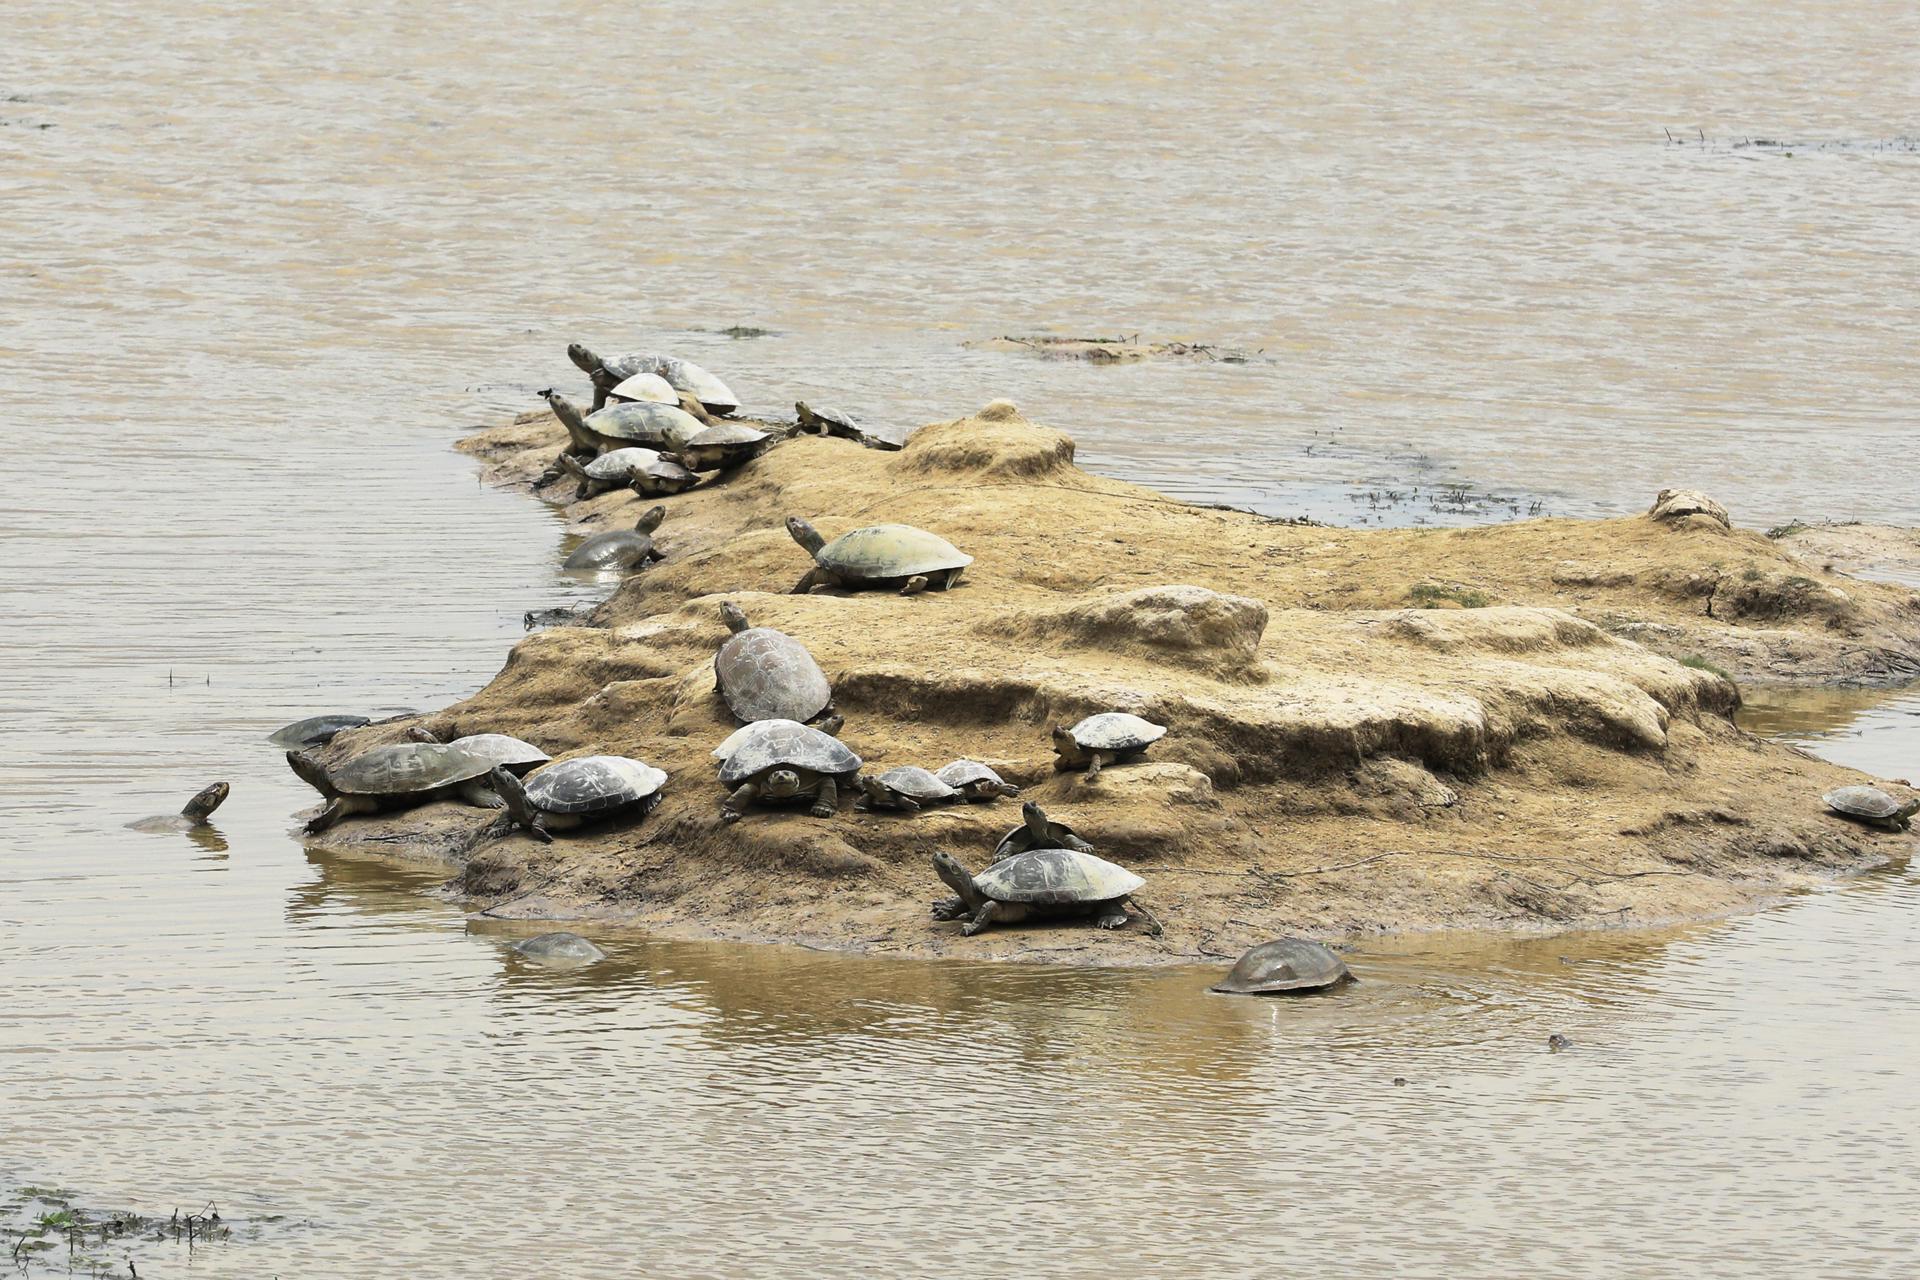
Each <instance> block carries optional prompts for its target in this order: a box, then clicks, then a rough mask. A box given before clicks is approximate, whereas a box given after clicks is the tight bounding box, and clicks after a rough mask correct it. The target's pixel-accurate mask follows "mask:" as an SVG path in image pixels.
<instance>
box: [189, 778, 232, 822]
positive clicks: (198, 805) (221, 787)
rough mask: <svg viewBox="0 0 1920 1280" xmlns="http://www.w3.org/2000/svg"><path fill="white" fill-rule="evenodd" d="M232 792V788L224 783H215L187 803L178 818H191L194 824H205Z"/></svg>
mask: <svg viewBox="0 0 1920 1280" xmlns="http://www.w3.org/2000/svg"><path fill="white" fill-rule="evenodd" d="M232 790H233V788H232V787H230V786H228V785H227V784H226V783H224V782H216V783H214V784H213V785H212V786H210V787H207V788H205V789H204V790H202V791H201V792H200V793H199V794H198V795H196V796H194V798H193V799H191V800H189V801H187V807H186V808H184V809H182V810H181V811H180V816H181V817H183V818H191V819H193V821H195V822H205V821H206V820H207V818H208V817H209V816H210V815H211V814H212V813H213V811H214V810H215V809H218V808H219V807H220V806H221V805H223V804H225V803H226V800H227V793H228V792H230V791H232Z"/></svg>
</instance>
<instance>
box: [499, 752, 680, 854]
mask: <svg viewBox="0 0 1920 1280" xmlns="http://www.w3.org/2000/svg"><path fill="white" fill-rule="evenodd" d="M666 785H667V775H666V774H665V773H664V772H662V771H661V770H659V769H656V768H654V767H653V766H652V765H650V764H647V763H646V762H645V761H642V760H631V759H629V758H627V757H626V756H575V757H574V758H573V759H571V760H561V761H559V762H558V763H556V764H550V765H547V766H545V767H544V768H540V769H536V770H535V771H534V772H532V773H531V774H528V775H527V778H526V781H524V782H522V781H521V780H520V779H519V778H516V777H514V776H513V774H511V773H509V772H507V770H506V769H505V768H504V767H496V768H495V769H494V771H493V787H494V790H496V791H498V792H499V793H500V798H501V799H502V800H503V801H505V802H506V807H507V813H506V820H507V824H508V826H509V827H514V826H520V827H525V828H526V829H527V834H529V835H531V836H532V837H533V838H534V839H536V840H539V841H542V842H551V841H552V839H553V836H552V835H551V834H549V832H550V831H567V830H571V829H572V828H574V827H581V826H585V825H586V824H588V823H590V822H600V821H603V820H605V819H608V818H612V817H615V816H617V815H620V814H633V815H634V816H645V815H646V813H647V812H648V811H649V810H651V809H652V808H653V806H654V805H656V804H658V803H659V802H660V788H662V787H664V786H666Z"/></svg>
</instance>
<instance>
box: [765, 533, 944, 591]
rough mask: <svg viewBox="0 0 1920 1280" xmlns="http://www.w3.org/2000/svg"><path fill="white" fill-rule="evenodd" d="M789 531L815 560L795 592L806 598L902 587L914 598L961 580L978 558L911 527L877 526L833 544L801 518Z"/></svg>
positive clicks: (837, 540) (796, 586)
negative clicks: (824, 591)
mask: <svg viewBox="0 0 1920 1280" xmlns="http://www.w3.org/2000/svg"><path fill="white" fill-rule="evenodd" d="M787 532H788V533H789V534H791V535H793V540H794V541H795V542H797V543H799V544H800V545H801V546H802V547H804V548H805V549H806V551H807V553H808V554H809V555H811V556H812V557H813V568H811V569H809V570H808V571H807V575H806V577H804V578H802V579H800V581H799V582H798V583H797V584H795V586H794V588H793V594H794V595H805V594H806V593H807V592H809V591H811V590H813V589H814V588H815V587H820V586H831V587H846V588H848V589H849V590H853V589H857V588H860V587H886V588H893V587H897V588H899V590H900V594H901V595H903V596H910V595H913V594H915V593H916V592H920V591H925V590H926V589H927V588H928V587H938V588H939V589H940V590H942V591H945V590H946V589H947V588H948V587H951V586H952V585H953V584H954V583H955V582H957V581H959V578H960V574H961V573H962V572H963V571H964V570H965V569H966V567H967V566H968V565H970V564H972V563H973V557H972V556H970V555H965V554H962V553H961V552H960V550H959V549H958V548H956V547H955V546H954V545H953V544H952V543H950V542H948V541H947V540H946V539H945V538H941V537H937V536H935V535H934V534H931V533H928V532H927V531H926V530H925V529H916V528H914V527H913V526H912V525H910V524H876V525H869V526H868V527H867V528H864V529H855V530H854V531H853V532H852V533H843V534H841V535H840V536H839V537H837V538H835V539H834V540H833V541H832V542H828V541H827V540H826V539H825V538H822V537H821V536H820V534H819V531H818V530H816V529H815V528H814V527H813V526H812V525H810V524H808V523H807V522H806V521H805V520H802V519H801V518H800V517H799V516H788V517H787Z"/></svg>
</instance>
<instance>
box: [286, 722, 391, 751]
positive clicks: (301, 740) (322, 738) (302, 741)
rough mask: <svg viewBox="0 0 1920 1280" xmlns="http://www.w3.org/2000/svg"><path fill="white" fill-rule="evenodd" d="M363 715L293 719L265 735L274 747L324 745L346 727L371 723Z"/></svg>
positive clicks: (352, 727) (350, 727)
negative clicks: (290, 722) (291, 721)
mask: <svg viewBox="0 0 1920 1280" xmlns="http://www.w3.org/2000/svg"><path fill="white" fill-rule="evenodd" d="M372 723H373V721H371V720H369V719H368V718H367V717H365V716H356V715H325V716H308V717H307V718H306V719H305V720H295V721H294V722H293V723H292V724H289V725H283V726H282V727H280V728H278V729H275V730H274V731H273V732H272V733H271V734H269V735H268V736H267V741H268V742H271V743H272V744H273V745H274V746H276V747H293V748H298V747H324V746H326V745H327V744H328V743H329V742H332V741H333V735H335V734H336V733H345V732H346V731H347V730H348V729H358V728H359V727H360V726H361V725H364V724H372Z"/></svg>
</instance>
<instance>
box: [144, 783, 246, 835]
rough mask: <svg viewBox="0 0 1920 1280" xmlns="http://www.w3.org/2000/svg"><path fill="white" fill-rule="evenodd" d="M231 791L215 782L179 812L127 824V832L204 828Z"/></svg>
mask: <svg viewBox="0 0 1920 1280" xmlns="http://www.w3.org/2000/svg"><path fill="white" fill-rule="evenodd" d="M232 790H233V788H232V787H229V786H228V785H227V784H226V783H224V782H216V783H214V784H213V785H212V786H210V787H204V788H202V789H201V790H200V791H199V792H197V793H195V795H194V797H193V799H191V800H189V801H187V803H186V807H185V808H183V809H181V810H180V812H178V813H163V814H161V815H159V816H158V817H154V818H141V819H140V820H139V821H137V822H129V823H128V824H127V830H129V831H150V832H159V831H191V830H193V829H194V828H195V827H204V826H206V825H207V819H208V818H210V817H212V816H213V811H214V810H215V809H218V808H219V807H220V806H221V805H222V804H224V803H226V799H227V795H228V793H229V792H231V791H232Z"/></svg>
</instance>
